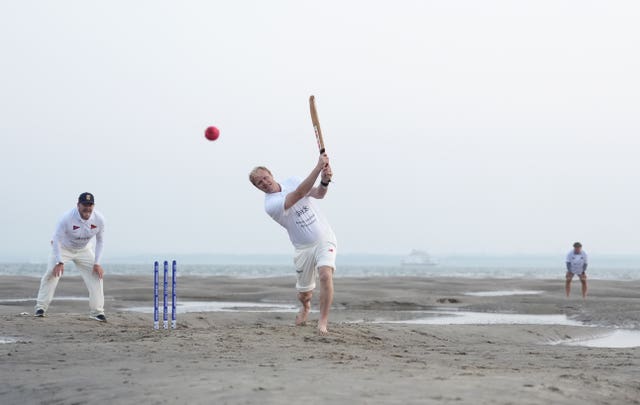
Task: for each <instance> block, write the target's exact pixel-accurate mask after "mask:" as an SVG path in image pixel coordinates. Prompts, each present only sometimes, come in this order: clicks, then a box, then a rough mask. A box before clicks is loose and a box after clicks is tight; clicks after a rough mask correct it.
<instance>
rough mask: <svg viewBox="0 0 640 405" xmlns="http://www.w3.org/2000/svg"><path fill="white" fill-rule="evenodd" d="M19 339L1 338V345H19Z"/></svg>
mask: <svg viewBox="0 0 640 405" xmlns="http://www.w3.org/2000/svg"><path fill="white" fill-rule="evenodd" d="M17 342H18V339H16V338H12V337H7V336H0V345H1V344H7V343H17Z"/></svg>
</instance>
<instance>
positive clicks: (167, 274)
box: [162, 260, 169, 329]
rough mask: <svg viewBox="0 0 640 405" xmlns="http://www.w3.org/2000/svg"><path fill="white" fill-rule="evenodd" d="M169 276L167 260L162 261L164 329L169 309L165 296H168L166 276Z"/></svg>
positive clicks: (166, 326)
mask: <svg viewBox="0 0 640 405" xmlns="http://www.w3.org/2000/svg"><path fill="white" fill-rule="evenodd" d="M168 276H169V262H168V261H166V260H165V261H164V283H163V290H162V293H163V294H164V300H163V301H162V327H163V328H164V329H169V318H168V316H169V311H167V297H168V293H169V291H168V289H169V283H168V282H167V277H168Z"/></svg>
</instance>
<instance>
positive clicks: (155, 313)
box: [153, 262, 160, 329]
mask: <svg viewBox="0 0 640 405" xmlns="http://www.w3.org/2000/svg"><path fill="white" fill-rule="evenodd" d="M159 328H160V325H159V323H158V262H155V263H153V329H159Z"/></svg>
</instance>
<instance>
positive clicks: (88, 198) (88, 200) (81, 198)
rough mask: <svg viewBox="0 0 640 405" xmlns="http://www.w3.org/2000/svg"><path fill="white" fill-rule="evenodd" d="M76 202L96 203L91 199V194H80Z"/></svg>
mask: <svg viewBox="0 0 640 405" xmlns="http://www.w3.org/2000/svg"><path fill="white" fill-rule="evenodd" d="M78 202H79V203H80V204H95V203H96V201H95V199H94V198H93V194H91V193H82V194H80V196H79V197H78Z"/></svg>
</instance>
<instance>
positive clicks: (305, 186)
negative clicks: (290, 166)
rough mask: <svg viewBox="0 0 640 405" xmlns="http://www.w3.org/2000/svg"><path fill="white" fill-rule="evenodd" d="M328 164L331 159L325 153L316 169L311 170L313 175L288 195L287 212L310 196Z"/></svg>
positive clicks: (286, 200)
mask: <svg viewBox="0 0 640 405" xmlns="http://www.w3.org/2000/svg"><path fill="white" fill-rule="evenodd" d="M328 164H329V157H328V156H327V154H326V153H323V154H322V155H320V158H319V159H318V163H317V164H316V167H314V168H313V170H311V173H309V175H308V176H307V178H306V179H304V180H303V181H302V183H300V185H299V186H298V187H297V188H296V189H295V190H293V191H292V192H290V193H289V194H287V196H286V197H285V200H284V209H285V210H288V209H289V208H291V207H293V205H294V204H295V203H297V202H298V201H300V200H301V199H303V198H304V197H305V196H306V195H307V194H309V192H310V191H311V189H312V188H313V185H314V184H315V182H316V179H317V178H318V176H319V175H320V173H321V172H322V169H323V168H324V167H325V166H327V165H328Z"/></svg>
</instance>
